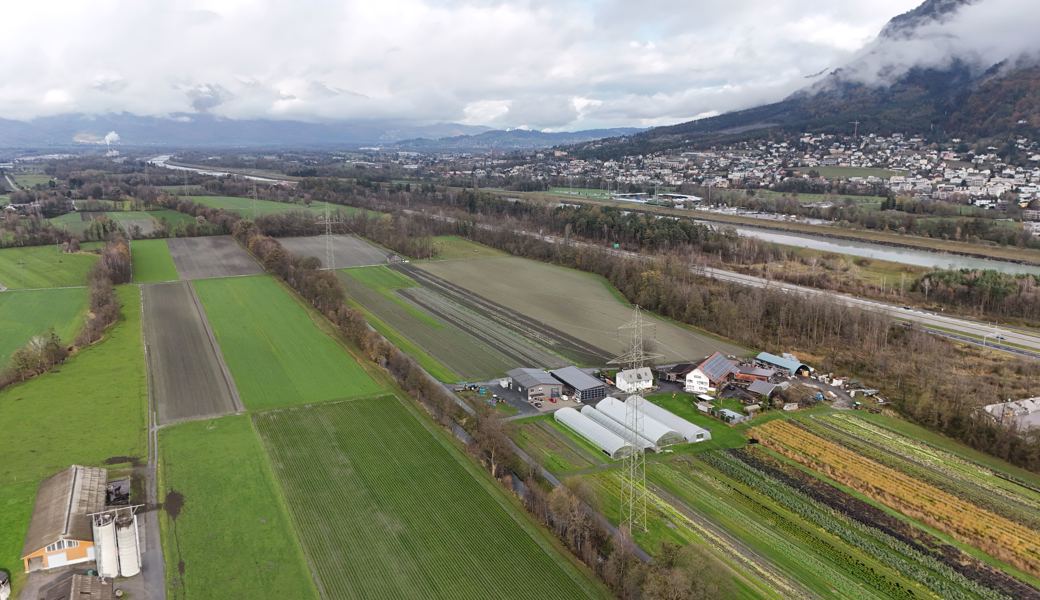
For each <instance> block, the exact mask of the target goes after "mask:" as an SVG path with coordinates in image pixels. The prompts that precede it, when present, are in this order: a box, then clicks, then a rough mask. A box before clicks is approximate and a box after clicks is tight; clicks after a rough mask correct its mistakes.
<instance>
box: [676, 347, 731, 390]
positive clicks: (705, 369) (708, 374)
mask: <svg viewBox="0 0 1040 600" xmlns="http://www.w3.org/2000/svg"><path fill="white" fill-rule="evenodd" d="M735 373H737V362H736V361H734V360H730V359H728V358H726V357H725V355H723V354H722V353H721V352H716V353H714V354H712V355H711V356H709V357H708V358H706V359H704V361H703V362H701V364H699V365H697V368H696V369H694V370H692V371H690V372H689V373H688V374H687V375H686V385H685V389H686V391H687V392H691V393H694V394H703V393H705V392H713V391H715V389H716V388H718V387H719V386H720V385H722V384H723V383H726V382H727V381H729V380H730V378H731V377H732V376H733V375H734V374H735Z"/></svg>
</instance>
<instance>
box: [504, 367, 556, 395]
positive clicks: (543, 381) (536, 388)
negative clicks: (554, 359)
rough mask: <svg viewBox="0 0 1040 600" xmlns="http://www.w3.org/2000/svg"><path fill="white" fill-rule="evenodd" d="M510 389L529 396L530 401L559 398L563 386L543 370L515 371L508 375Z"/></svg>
mask: <svg viewBox="0 0 1040 600" xmlns="http://www.w3.org/2000/svg"><path fill="white" fill-rule="evenodd" d="M506 375H508V376H509V379H510V384H509V387H510V388H512V389H514V390H516V391H518V392H520V393H521V394H524V395H526V396H527V399H528V400H532V401H534V400H543V399H546V398H559V397H560V394H562V393H563V384H562V383H560V381H559V380H558V379H556V378H555V377H553V376H552V375H550V374H549V373H546V372H545V371H543V370H541V369H513V370H512V371H510V372H508V373H506Z"/></svg>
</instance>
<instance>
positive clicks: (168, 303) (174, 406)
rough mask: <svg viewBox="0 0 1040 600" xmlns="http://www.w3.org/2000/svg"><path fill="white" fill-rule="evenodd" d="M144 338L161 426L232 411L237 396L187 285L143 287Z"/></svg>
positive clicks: (196, 301)
mask: <svg viewBox="0 0 1040 600" xmlns="http://www.w3.org/2000/svg"><path fill="white" fill-rule="evenodd" d="M142 293H143V296H144V339H145V348H146V354H147V356H148V370H149V374H150V378H151V382H152V393H153V395H154V397H155V404H156V410H157V413H158V415H157V417H158V421H159V424H161V425H165V424H167V423H172V422H175V421H181V420H185V419H195V418H200V417H214V416H218V415H225V414H228V413H231V412H234V411H235V407H236V397H237V394H236V393H235V390H234V388H233V385H234V384H233V383H231V382H230V378H228V377H227V375H226V373H225V372H224V369H223V368H222V363H221V358H220V356H219V354H218V352H219V351H218V350H217V347H216V341H215V340H214V339H213V337H212V334H211V333H210V332H209V330H208V328H207V326H206V322H205V316H204V315H203V313H202V311H201V307H200V305H199V303H198V300H197V298H196V297H195V294H194V292H193V291H192V289H191V284H190V283H188V282H186V281H181V282H174V283H160V284H155V285H146V286H143V289H142Z"/></svg>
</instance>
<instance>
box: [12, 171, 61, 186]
mask: <svg viewBox="0 0 1040 600" xmlns="http://www.w3.org/2000/svg"><path fill="white" fill-rule="evenodd" d="M11 178H12V179H14V182H15V183H17V184H18V185H20V186H22V187H23V188H27V189H32V188H34V187H36V186H38V185H42V186H46V185H47V184H49V183H50V182H51V179H53V178H52V177H51V176H50V175H46V174H44V173H17V174H14V175H12V176H11Z"/></svg>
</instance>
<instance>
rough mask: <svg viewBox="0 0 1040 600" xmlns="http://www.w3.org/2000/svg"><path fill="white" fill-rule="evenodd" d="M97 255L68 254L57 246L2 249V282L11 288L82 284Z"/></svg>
mask: <svg viewBox="0 0 1040 600" xmlns="http://www.w3.org/2000/svg"><path fill="white" fill-rule="evenodd" d="M97 259H98V257H97V255H95V254H89V253H86V252H78V253H75V254H65V253H64V252H60V251H59V250H58V249H57V248H56V247H55V246H31V247H26V248H4V249H3V250H0V286H4V287H7V288H10V289H32V288H49V287H68V286H81V285H86V284H87V273H88V272H89V271H90V268H91V267H92V266H94V261H96V260H97Z"/></svg>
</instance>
